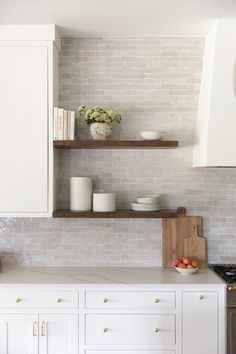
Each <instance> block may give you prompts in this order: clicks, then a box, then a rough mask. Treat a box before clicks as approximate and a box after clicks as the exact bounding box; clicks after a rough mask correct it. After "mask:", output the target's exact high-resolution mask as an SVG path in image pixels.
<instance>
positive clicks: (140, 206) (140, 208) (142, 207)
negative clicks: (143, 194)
mask: <svg viewBox="0 0 236 354" xmlns="http://www.w3.org/2000/svg"><path fill="white" fill-rule="evenodd" d="M130 205H131V209H132V210H135V211H160V210H161V208H160V205H149V204H139V203H130Z"/></svg>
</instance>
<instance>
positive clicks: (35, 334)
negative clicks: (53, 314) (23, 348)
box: [32, 321, 37, 337]
mask: <svg viewBox="0 0 236 354" xmlns="http://www.w3.org/2000/svg"><path fill="white" fill-rule="evenodd" d="M36 324H37V322H36V321H34V322H33V330H32V332H33V333H32V334H33V337H36V336H37V333H36V329H35V327H36Z"/></svg>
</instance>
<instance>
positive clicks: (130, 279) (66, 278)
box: [0, 267, 225, 287]
mask: <svg viewBox="0 0 236 354" xmlns="http://www.w3.org/2000/svg"><path fill="white" fill-rule="evenodd" d="M43 284H45V285H50V284H51V285H55V284H59V285H60V284H67V285H83V284H86V285H93V284H94V285H95V284H101V285H106V284H113V285H115V284H116V285H145V284H146V285H170V286H173V285H179V284H183V285H198V284H207V285H223V284H225V283H224V282H223V281H222V280H221V279H220V278H219V277H218V276H217V275H216V274H214V273H213V272H212V271H211V270H209V269H202V270H199V271H198V272H197V273H196V274H194V275H190V276H184V275H181V274H179V273H177V272H176V271H175V270H174V269H163V268H118V267H117V268H116V267H90V268H87V267H81V268H80V267H24V268H23V267H22V268H6V269H3V270H2V273H0V287H2V286H4V285H43Z"/></svg>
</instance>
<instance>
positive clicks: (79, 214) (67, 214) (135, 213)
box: [53, 209, 178, 219]
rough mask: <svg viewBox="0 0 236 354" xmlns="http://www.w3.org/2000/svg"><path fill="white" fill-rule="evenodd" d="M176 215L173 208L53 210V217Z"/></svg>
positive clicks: (151, 216)
mask: <svg viewBox="0 0 236 354" xmlns="http://www.w3.org/2000/svg"><path fill="white" fill-rule="evenodd" d="M177 216H178V214H177V211H175V210H168V209H167V210H161V211H133V210H128V209H127V210H126V209H118V210H116V211H111V212H94V211H71V210H69V209H57V210H55V211H54V212H53V217H54V218H135V219H138V218H176V217H177Z"/></svg>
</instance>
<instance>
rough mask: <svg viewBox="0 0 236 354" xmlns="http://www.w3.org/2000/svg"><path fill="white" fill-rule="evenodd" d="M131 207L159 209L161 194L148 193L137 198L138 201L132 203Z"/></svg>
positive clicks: (135, 208) (142, 209)
mask: <svg viewBox="0 0 236 354" xmlns="http://www.w3.org/2000/svg"><path fill="white" fill-rule="evenodd" d="M130 204H131V209H132V210H135V211H159V210H160V209H161V207H160V195H159V194H156V195H155V194H154V195H146V196H143V197H139V198H137V203H130Z"/></svg>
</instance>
